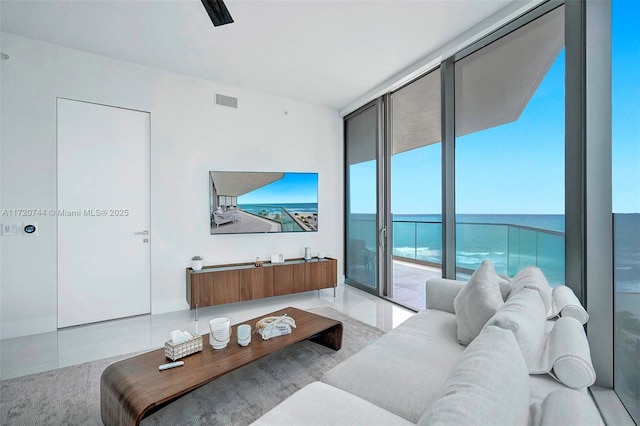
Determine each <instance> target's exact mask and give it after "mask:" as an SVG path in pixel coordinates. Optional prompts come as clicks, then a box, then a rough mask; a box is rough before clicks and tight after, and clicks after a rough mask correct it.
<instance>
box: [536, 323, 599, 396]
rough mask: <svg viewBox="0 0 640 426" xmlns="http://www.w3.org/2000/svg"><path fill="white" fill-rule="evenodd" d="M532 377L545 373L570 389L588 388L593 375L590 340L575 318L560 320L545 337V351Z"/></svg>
mask: <svg viewBox="0 0 640 426" xmlns="http://www.w3.org/2000/svg"><path fill="white" fill-rule="evenodd" d="M529 372H530V373H531V374H546V373H548V374H549V375H550V376H551V377H553V378H554V379H556V380H557V381H559V382H560V383H562V384H563V385H565V386H568V387H570V388H573V389H582V388H586V387H589V386H591V385H592V384H594V383H595V381H596V372H595V370H594V368H593V364H592V362H591V353H590V351H589V341H588V340H587V335H586V334H585V332H584V328H583V327H582V324H580V322H578V320H576V319H575V318H571V317H561V318H559V319H558V320H557V321H555V322H554V324H553V329H551V332H549V333H548V334H547V335H546V336H545V343H544V350H543V351H542V354H541V356H540V357H539V359H538V365H536V366H533V367H532V368H531V367H530V369H529Z"/></svg>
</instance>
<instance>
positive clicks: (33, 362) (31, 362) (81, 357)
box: [0, 285, 414, 380]
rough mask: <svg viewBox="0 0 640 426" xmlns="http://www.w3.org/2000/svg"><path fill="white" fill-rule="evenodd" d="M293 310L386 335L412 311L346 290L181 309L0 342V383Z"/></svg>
mask: <svg viewBox="0 0 640 426" xmlns="http://www.w3.org/2000/svg"><path fill="white" fill-rule="evenodd" d="M287 306H294V307H296V308H300V309H308V308H314V307H321V306H328V307H332V308H334V309H336V310H338V311H340V312H343V313H344V314H346V315H349V316H350V317H353V318H355V319H358V320H360V321H362V322H364V323H366V324H369V325H372V326H375V327H378V328H381V329H383V330H385V331H389V330H391V329H393V328H394V327H397V326H398V324H400V323H402V322H403V321H405V320H406V319H407V318H409V317H410V316H411V315H413V314H414V312H412V311H410V310H407V309H404V308H402V307H400V306H397V305H395V304H393V303H391V302H388V301H386V300H383V299H381V298H378V297H375V296H373V295H370V294H368V293H366V292H363V291H361V290H358V289H356V288H353V287H351V286H345V285H339V286H338V288H337V291H336V297H335V298H334V297H333V290H331V289H326V290H321V291H320V292H306V293H300V294H295V295H289V296H279V297H271V298H268V299H261V300H254V301H251V302H241V303H233V304H228V305H221V306H211V307H207V308H201V309H200V310H199V313H198V316H199V318H198V321H197V322H196V321H195V316H194V313H195V312H194V311H189V310H183V311H177V312H170V313H166V314H158V315H142V316H138V317H132V318H125V319H120V320H113V321H105V322H101V323H97V324H91V325H86V326H78V327H72V328H67V329H62V330H59V331H54V332H49V333H43V334H37V335H33V336H25V337H18V338H14V339H5V340H1V341H0V379H3V380H4V379H10V378H14V377H20V376H24V375H27V374H33V373H38V372H42V371H47V370H53V369H56V368H61V367H67V366H71V365H76V364H81V363H84V362H89V361H95V360H98V359H103V358H108V357H112V356H116V355H124V354H129V353H132V352H139V351H145V350H150V349H157V348H160V347H162V346H163V345H164V342H165V341H166V340H168V338H169V332H170V331H171V330H175V329H180V330H188V331H191V332H198V333H200V334H204V333H206V332H207V331H208V323H209V320H210V319H211V318H214V317H219V316H226V317H229V318H230V319H231V322H232V323H238V322H242V321H243V320H245V319H247V318H254V317H258V316H260V315H262V314H266V313H269V312H271V311H274V310H278V309H281V308H285V307H287Z"/></svg>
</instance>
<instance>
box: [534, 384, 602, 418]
mask: <svg viewBox="0 0 640 426" xmlns="http://www.w3.org/2000/svg"><path fill="white" fill-rule="evenodd" d="M531 413H532V415H531V421H530V423H529V424H530V425H531V426H557V425H574V426H600V425H603V424H604V422H603V421H602V418H601V417H600V413H599V412H598V409H597V408H596V406H595V405H594V403H593V401H592V400H591V399H590V398H589V397H588V396H585V395H583V394H581V393H580V392H576V391H574V390H571V389H559V390H555V391H553V392H551V393H550V394H549V395H548V396H547V397H546V398H545V399H544V401H542V403H534V404H532V406H531Z"/></svg>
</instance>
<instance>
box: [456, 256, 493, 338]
mask: <svg viewBox="0 0 640 426" xmlns="http://www.w3.org/2000/svg"><path fill="white" fill-rule="evenodd" d="M500 281H501V279H500V277H498V275H497V274H496V272H495V270H494V268H493V263H491V262H490V261H488V260H483V261H482V263H481V264H480V266H479V267H478V269H476V270H475V272H474V273H473V275H471V278H469V281H467V283H466V284H465V285H464V287H463V288H462V290H460V293H458V295H457V296H456V298H455V299H454V300H453V307H454V309H455V312H456V319H457V321H458V341H460V343H462V344H465V345H466V344H469V343H470V342H471V341H472V340H473V339H475V338H476V336H477V335H478V334H480V330H482V327H484V325H485V324H486V323H487V321H489V319H490V318H491V317H492V316H493V315H494V314H495V313H496V311H497V310H498V308H500V306H502V304H503V303H504V301H503V300H502V294H501V293H500V284H499V283H500Z"/></svg>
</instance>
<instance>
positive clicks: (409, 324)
mask: <svg viewBox="0 0 640 426" xmlns="http://www.w3.org/2000/svg"><path fill="white" fill-rule="evenodd" d="M472 280H473V277H472ZM470 281H471V280H470ZM525 281H526V280H525ZM502 284H505V283H502ZM545 284H546V282H545ZM426 285H427V309H426V310H424V311H422V312H419V313H418V314H416V315H414V316H412V317H411V318H409V319H408V320H407V321H405V322H404V323H402V324H401V325H400V326H398V327H397V328H395V329H394V330H392V331H391V332H389V333H387V334H385V335H383V336H382V337H380V338H379V339H377V340H376V341H375V342H374V343H372V344H370V345H368V346H367V347H366V348H364V349H363V350H362V351H360V352H358V353H357V354H355V355H354V356H353V357H351V358H349V359H348V360H346V361H344V362H343V363H341V364H339V365H338V366H336V367H335V368H333V369H332V370H330V371H328V372H327V373H326V374H325V375H324V377H323V378H322V381H321V382H315V383H312V384H310V385H308V386H306V387H304V388H303V389H301V390H299V391H298V392H296V393H295V394H293V395H292V396H291V397H290V398H288V399H286V400H285V401H283V402H282V403H281V404H280V405H278V406H276V407H275V408H273V409H272V410H270V411H269V412H268V413H266V414H265V415H264V416H262V417H261V418H259V419H258V420H257V421H256V422H255V423H254V424H255V425H351V424H360V425H409V424H421V425H432V424H439V425H457V424H460V425H472V424H478V425H488V424H491V425H497V424H509V425H513V424H522V425H568V424H575V425H591V424H603V422H602V419H601V417H600V415H599V412H598V410H597V408H596V406H595V404H594V402H593V400H592V399H591V397H590V396H589V394H588V391H587V388H586V386H583V385H591V384H592V383H593V381H592V379H593V380H595V377H593V378H592V377H591V374H592V372H593V367H592V366H591V360H590V358H589V354H588V347H587V349H586V350H587V354H586V355H584V347H583V348H582V349H580V348H579V349H578V350H573V349H570V350H568V353H567V351H565V352H564V353H561V354H559V355H558V354H554V353H553V350H549V348H550V347H552V346H553V345H552V343H553V342H551V340H550V339H551V334H552V332H553V329H554V328H555V327H554V326H555V325H556V324H555V322H552V321H547V320H546V315H545V313H546V312H547V311H550V310H553V309H555V307H554V308H547V309H545V312H543V311H541V310H540V309H543V308H540V306H542V305H543V302H542V299H543V297H541V295H538V292H537V291H536V290H535V289H533V288H534V287H535V286H531V285H528V284H527V283H525V284H523V283H522V282H520V283H519V284H515V285H517V286H519V287H521V288H519V289H518V294H519V295H517V296H516V295H515V294H514V295H512V294H509V298H508V299H507V301H506V302H502V300H501V301H500V304H501V306H500V309H498V311H497V312H496V314H495V315H492V316H491V318H490V319H489V320H488V321H487V323H486V324H484V325H480V327H481V331H480V333H479V334H478V336H477V337H475V338H474V339H473V340H472V342H471V343H470V344H469V345H468V346H464V345H462V344H460V343H459V331H460V330H458V318H457V317H456V315H455V308H454V300H456V296H457V295H458V294H459V293H461V290H462V289H463V287H464V286H465V283H464V282H459V281H453V280H446V279H433V280H430V281H428V282H427V284H426ZM512 289H513V288H511V290H512ZM509 290H510V288H509V287H507V291H506V292H505V291H504V286H503V295H505V296H506V293H508V292H509ZM512 292H513V291H512ZM549 294H550V290H549ZM460 299H462V297H460V298H458V300H457V302H459V301H460ZM474 300H475V299H474ZM473 303H476V302H473ZM530 305H533V306H538V308H532V307H531V306H530ZM545 306H546V305H545ZM523 307H524V312H522V308H523ZM535 309H538V313H532V310H535ZM467 310H468V309H467ZM519 310H520V311H521V312H519V313H518V311H519ZM556 310H557V309H556ZM513 312H516V313H515V314H513ZM540 312H542V315H543V319H541V320H536V321H532V320H531V318H533V317H536V318H539V315H541V314H540ZM561 320H562V322H563V323H567V325H568V326H569V329H571V332H575V333H577V336H578V337H577V340H576V339H574V338H573V337H567V336H565V335H562V336H560V337H558V338H557V339H556V340H558V341H560V342H573V341H576V342H578V345H577V346H580V344H583V343H584V342H586V338H585V339H584V342H582V341H581V340H580V339H581V337H580V333H584V330H583V329H582V327H581V325H580V323H578V322H577V321H576V320H575V319H573V318H569V317H566V318H563V319H561ZM561 320H558V323H560V322H561ZM540 324H542V335H543V337H540V331H536V330H534V329H538V328H539V327H540ZM576 324H577V326H578V327H577V329H576V327H575V325H576ZM560 328H562V327H559V329H560ZM558 333H560V332H558ZM531 336H537V337H535V338H530V337H531ZM536 339H538V340H536ZM540 339H543V340H544V341H542V340H540ZM531 341H534V343H533V344H532V343H531ZM567 344H568V343H567ZM535 345H539V347H538V348H535V347H533V346H535ZM587 345H588V343H587ZM559 350H560V352H562V349H559ZM581 350H582V352H581ZM532 351H533V352H536V353H537V354H538V355H539V356H538V358H536V357H533V356H531V353H533V352H532ZM556 352H557V350H556ZM576 353H577V354H578V355H576ZM581 355H582V358H587V359H586V360H584V359H578V358H580V356H581ZM554 356H555V357H556V358H557V359H556V358H554V359H553V360H552V359H551V358H552V357H554ZM558 360H559V361H558ZM576 361H577V362H580V361H582V364H579V365H578V367H577V369H575V368H573V367H575V362H576ZM550 362H556V364H555V365H557V370H558V371H563V374H564V376H565V379H566V381H567V382H568V383H569V384H571V385H572V387H573V389H572V388H570V387H568V386H566V385H565V384H563V383H561V382H559V381H558V380H557V379H556V378H554V377H552V376H551V375H550V374H546V373H547V372H546V371H537V370H545V369H548V365H549V364H550ZM561 362H565V364H566V365H563V366H562V367H563V368H564V370H563V368H560V367H561V364H560V363H561ZM583 364H587V365H586V366H585V365H583ZM567 367H571V368H567ZM551 369H553V366H552V368H551ZM533 370H536V372H537V373H540V374H530V371H533ZM583 370H584V371H583ZM587 370H588V371H587ZM552 373H553V371H552ZM567 373H568V374H567ZM572 374H574V375H573V376H572Z"/></svg>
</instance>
